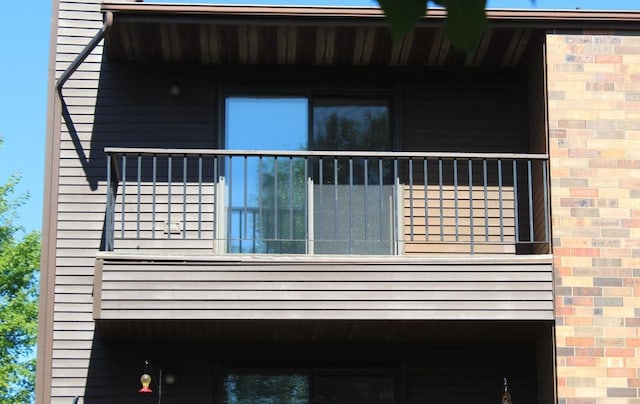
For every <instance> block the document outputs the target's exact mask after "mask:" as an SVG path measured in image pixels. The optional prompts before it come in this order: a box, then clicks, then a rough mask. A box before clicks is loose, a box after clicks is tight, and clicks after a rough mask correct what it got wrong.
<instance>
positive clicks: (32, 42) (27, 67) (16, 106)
mask: <svg viewBox="0 0 640 404" xmlns="http://www.w3.org/2000/svg"><path fill="white" fill-rule="evenodd" d="M165 2H166V1H165ZM173 2H181V3H185V2H194V1H173ZM206 2H207V3H211V1H206ZM221 2H222V3H254V4H255V3H263V4H264V3H269V4H325V5H365V6H369V5H373V4H374V3H373V2H371V1H369V0H287V1H282V0H280V1H278V0H254V1H248V2H246V1H245V2H243V1H230V0H224V1H221ZM27 4H28V6H27ZM489 7H494V8H538V9H575V8H581V9H594V10H599V9H607V10H639V9H640V1H639V0H609V1H604V0H536V1H535V2H531V1H530V0H489ZM51 8H52V6H51V1H50V0H33V1H30V2H28V3H25V2H23V1H5V2H4V3H3V12H2V14H0V60H1V61H2V63H0V77H1V78H2V82H1V86H2V90H0V136H1V137H3V138H4V145H3V146H2V148H1V149H0V183H5V182H6V179H7V178H8V177H9V175H11V174H12V173H14V172H17V171H20V172H21V174H22V183H21V185H20V187H19V192H29V193H30V194H31V198H30V199H29V201H28V202H27V204H25V205H24V206H23V207H22V209H20V212H19V214H20V222H21V224H22V225H23V226H24V227H25V228H26V229H27V230H37V229H40V227H41V222H42V195H43V177H44V143H45V120H46V99H47V69H48V58H49V55H48V52H49V33H50V26H51V23H50V19H51V11H52V10H51Z"/></svg>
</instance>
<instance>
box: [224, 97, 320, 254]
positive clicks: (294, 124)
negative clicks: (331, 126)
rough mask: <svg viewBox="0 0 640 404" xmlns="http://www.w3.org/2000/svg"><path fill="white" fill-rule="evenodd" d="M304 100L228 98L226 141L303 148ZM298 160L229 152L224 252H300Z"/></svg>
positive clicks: (236, 146)
mask: <svg viewBox="0 0 640 404" xmlns="http://www.w3.org/2000/svg"><path fill="white" fill-rule="evenodd" d="M307 110H308V103H307V99H306V98H295V97H229V98H227V99H226V103H225V111H226V114H225V124H226V130H225V140H226V147H227V149H233V150H251V151H255V150H307V139H308V134H307V132H308V127H309V125H308V120H307ZM304 164H305V163H304V160H303V159H296V160H292V159H282V158H280V159H278V158H274V157H264V158H257V157H249V158H247V157H245V156H242V155H239V156H233V157H231V158H230V159H229V161H228V162H227V167H226V171H227V172H226V181H227V193H228V195H227V198H228V199H227V200H228V206H227V232H226V233H227V250H228V252H231V253H261V254H285V253H288V254H304V253H305V252H306V242H305V240H306V239H307V225H306V222H307V221H306V217H307V202H306V198H305V195H306V191H305V188H306V180H305V176H304V168H305V167H304Z"/></svg>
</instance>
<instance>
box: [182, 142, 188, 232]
mask: <svg viewBox="0 0 640 404" xmlns="http://www.w3.org/2000/svg"><path fill="white" fill-rule="evenodd" d="M182 193H183V196H182V239H183V240H184V239H186V238H187V155H186V154H185V155H184V156H182Z"/></svg>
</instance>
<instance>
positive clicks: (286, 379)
mask: <svg viewBox="0 0 640 404" xmlns="http://www.w3.org/2000/svg"><path fill="white" fill-rule="evenodd" d="M223 394H224V399H223V403H225V404H311V403H313V404H347V403H348V404H394V403H395V381H394V377H393V376H391V375H379V374H376V375H370V374H357V373H349V374H345V373H342V372H341V373H331V372H313V373H288V374H255V373H228V374H227V375H226V376H225V378H224V386H223Z"/></svg>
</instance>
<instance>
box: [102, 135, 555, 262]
mask: <svg viewBox="0 0 640 404" xmlns="http://www.w3.org/2000/svg"><path fill="white" fill-rule="evenodd" d="M105 151H106V153H107V155H108V157H109V158H108V160H107V178H108V189H109V192H108V197H107V210H106V226H105V240H106V242H105V250H106V251H118V252H123V253H124V252H131V251H135V252H136V253H139V254H140V253H145V252H146V253H159V254H163V255H167V254H185V255H200V256H201V255H229V254H231V255H233V254H242V255H247V254H249V255H253V254H260V255H262V254H268V255H282V254H287V255H305V256H309V255H311V256H321V255H360V256H362V255H364V256H369V255H376V256H380V255H383V256H435V255H440V256H442V255H474V254H501V255H504V254H507V255H522V254H546V253H548V252H549V214H548V208H547V207H548V188H547V172H548V168H547V164H548V163H547V156H546V155H540V154H475V153H465V154H455V153H418V152H314V151H288V152H284V151H282V152H281V151H242V150H182V149H181V150H165V149H121V148H108V149H106V150H105Z"/></svg>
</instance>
